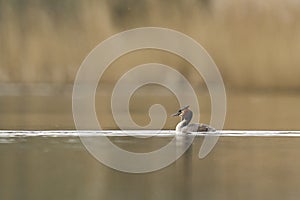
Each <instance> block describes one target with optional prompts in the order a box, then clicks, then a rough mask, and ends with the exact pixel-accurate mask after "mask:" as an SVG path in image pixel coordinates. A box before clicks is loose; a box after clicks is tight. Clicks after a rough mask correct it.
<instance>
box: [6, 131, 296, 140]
mask: <svg viewBox="0 0 300 200" xmlns="http://www.w3.org/2000/svg"><path fill="white" fill-rule="evenodd" d="M175 135H183V134H179V133H176V132H175V131H174V130H124V131H123V130H47V131H24V130H23V131H19V130H0V138H7V137H79V136H80V137H96V136H110V137H113V136H141V137H151V136H154V137H173V136H175ZM190 135H193V136H207V135H208V136H221V137H242V136H246V137H300V131H265V130H220V131H217V132H193V133H190Z"/></svg>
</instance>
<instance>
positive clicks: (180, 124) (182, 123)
mask: <svg viewBox="0 0 300 200" xmlns="http://www.w3.org/2000/svg"><path fill="white" fill-rule="evenodd" d="M188 124H189V121H187V120H186V119H182V121H181V122H179V123H178V124H177V126H176V131H181V129H182V128H183V127H185V126H187V125H188Z"/></svg>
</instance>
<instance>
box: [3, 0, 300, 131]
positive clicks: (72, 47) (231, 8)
mask: <svg viewBox="0 0 300 200" xmlns="http://www.w3.org/2000/svg"><path fill="white" fill-rule="evenodd" d="M299 21H300V2H299V1H295V0H287V1H279V0H275V1H274V0H265V1H259V0H252V1H249V0H226V1H225V0H211V1H209V0H189V1H179V0H178V1H177V0H176V1H174V0H165V1H159V0H154V1H153V0H145V1H137V0H102V1H96V0H91V1H83V0H61V1H48V0H27V1H22V0H0V129H74V128H75V126H74V123H73V117H72V96H71V95H72V84H73V82H74V79H75V77H76V72H77V70H78V69H79V66H80V64H81V63H82V61H83V60H84V58H85V57H86V56H87V55H88V53H89V52H90V51H91V50H92V49H93V48H94V47H95V46H96V45H98V44H99V43H100V42H101V41H103V40H105V39H107V38H108V37H110V36H112V35H113V34H116V33H119V32H121V31H125V30H128V29H132V28H137V27H144V26H156V27H165V28H170V29H174V30H177V31H180V32H182V33H184V34H186V35H188V36H190V37H192V38H193V39H195V40H196V41H197V42H199V43H200V44H201V45H203V47H204V48H205V49H206V50H207V51H208V53H209V54H210V55H211V57H212V58H213V60H214V61H215V63H216V64H217V66H218V67H219V70H220V72H221V74H222V77H223V79H224V83H225V86H226V92H227V98H228V104H227V109H228V110H227V118H226V123H225V127H224V128H225V129H268V130H275V129H279V130H294V129H299V128H300V124H299V123H298V121H299V112H298V108H299V105H300V101H299V97H300V81H299V79H300V67H299V64H300V56H299V52H300V36H299V35H300V23H299ZM148 62H158V63H162V64H166V65H169V66H172V67H173V68H174V69H176V70H178V71H179V72H180V73H182V74H183V75H184V76H185V77H186V78H187V79H188V80H189V81H190V82H191V84H192V85H193V87H194V89H195V91H199V92H198V93H197V95H198V98H199V102H201V103H200V104H201V105H200V108H201V121H202V122H205V123H209V120H210V98H209V94H208V92H207V88H206V86H205V83H204V82H203V80H202V78H201V76H200V75H199V74H197V73H195V72H196V71H195V70H194V69H193V67H192V66H191V65H190V64H189V63H187V62H186V61H185V60H183V59H181V58H179V57H178V56H175V55H173V54H171V53H167V52H162V51H158V50H141V51H137V52H132V53H129V54H127V55H125V56H122V57H121V58H119V59H118V60H116V61H115V62H114V63H112V65H111V66H110V68H109V69H108V70H107V71H106V72H105V74H104V75H103V77H102V78H101V80H100V82H99V86H101V87H99V89H98V91H97V99H96V100H97V101H96V102H97V104H96V108H97V114H98V118H99V121H100V122H101V125H102V127H103V128H105V129H118V127H117V126H116V124H115V122H114V120H113V117H112V115H111V110H110V96H111V92H112V89H113V86H114V84H115V83H116V81H117V80H118V79H119V78H120V77H121V76H122V75H123V74H124V73H125V72H126V71H128V70H129V69H131V68H132V67H134V66H136V65H138V64H143V63H148ZM169 78H170V77H169ZM153 103H160V104H162V105H164V106H165V108H166V110H167V112H168V114H171V113H173V112H175V111H176V110H177V109H178V106H179V104H178V102H177V100H176V98H175V96H174V95H173V94H172V93H171V92H170V91H168V89H166V88H162V87H160V86H145V87H142V88H140V89H139V90H137V91H136V93H135V94H134V95H133V97H132V98H131V101H130V110H131V114H132V117H133V119H134V120H135V121H136V123H137V124H139V125H141V126H144V125H146V124H147V123H149V120H150V119H149V117H148V109H149V107H150V106H151V105H152V104H153ZM120 114H122V113H120ZM177 122H178V119H171V118H170V119H167V122H166V124H165V127H164V128H165V129H172V128H174V127H175V125H176V123H177Z"/></svg>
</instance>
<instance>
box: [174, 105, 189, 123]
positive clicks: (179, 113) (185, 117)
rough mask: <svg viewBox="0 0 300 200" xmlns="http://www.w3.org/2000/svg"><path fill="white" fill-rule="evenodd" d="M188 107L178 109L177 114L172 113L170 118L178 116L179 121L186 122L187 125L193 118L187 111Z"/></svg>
mask: <svg viewBox="0 0 300 200" xmlns="http://www.w3.org/2000/svg"><path fill="white" fill-rule="evenodd" d="M189 107H190V106H189V105H187V106H183V107H182V108H180V109H179V110H178V111H177V113H174V114H173V115H172V116H173V117H175V116H180V117H181V121H183V120H185V121H186V122H187V124H188V123H189V122H190V121H191V119H192V117H193V112H192V111H191V110H190V109H189Z"/></svg>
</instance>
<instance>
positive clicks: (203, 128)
mask: <svg viewBox="0 0 300 200" xmlns="http://www.w3.org/2000/svg"><path fill="white" fill-rule="evenodd" d="M189 107H190V106H189V105H187V106H184V107H182V108H180V109H179V110H178V111H177V113H175V114H173V115H172V116H174V117H175V116H180V117H181V121H180V122H179V123H178V124H177V126H176V131H177V132H183V133H187V132H210V131H216V129H215V128H213V127H211V126H209V125H207V124H189V123H190V121H191V119H192V117H193V112H192V111H191V110H190V109H189Z"/></svg>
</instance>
